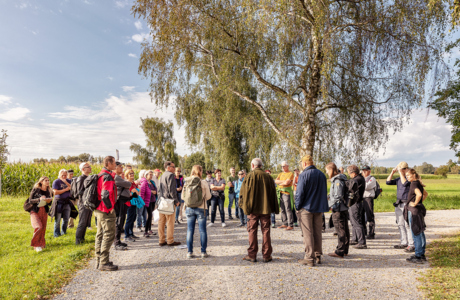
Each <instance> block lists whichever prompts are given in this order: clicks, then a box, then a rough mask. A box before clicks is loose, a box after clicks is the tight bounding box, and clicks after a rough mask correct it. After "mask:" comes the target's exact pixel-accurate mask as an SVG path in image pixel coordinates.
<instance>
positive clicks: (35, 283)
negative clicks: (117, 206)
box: [0, 197, 96, 299]
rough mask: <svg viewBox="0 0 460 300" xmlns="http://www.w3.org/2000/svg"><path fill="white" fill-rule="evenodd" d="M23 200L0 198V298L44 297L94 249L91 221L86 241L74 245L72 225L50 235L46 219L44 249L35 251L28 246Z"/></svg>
mask: <svg viewBox="0 0 460 300" xmlns="http://www.w3.org/2000/svg"><path fill="white" fill-rule="evenodd" d="M24 201H25V197H2V198H0V232H1V234H0V245H1V247H0V299H36V298H41V297H44V298H47V296H50V295H52V294H53V293H55V292H56V291H57V290H59V288H60V287H62V286H63V285H64V284H65V283H66V282H68V281H69V280H70V279H71V278H72V276H73V275H74V274H75V271H76V269H78V268H80V267H81V266H82V265H84V264H85V263H86V261H87V258H89V257H90V253H91V251H92V250H93V249H94V239H95V234H96V228H95V223H94V220H93V222H92V226H93V228H94V229H93V230H88V231H87V235H86V240H87V242H86V243H85V244H81V245H75V228H69V229H68V230H67V234H66V235H65V236H61V237H59V238H54V237H53V229H54V222H53V223H52V222H51V218H48V224H47V232H46V248H45V250H44V251H42V252H40V253H37V252H35V251H34V250H33V248H32V247H31V246H30V240H31V238H32V234H33V228H32V226H31V223H30V216H29V214H28V213H27V212H25V211H24V210H23V209H22V205H23V203H24Z"/></svg>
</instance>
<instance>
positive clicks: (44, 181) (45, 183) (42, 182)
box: [34, 176, 50, 189]
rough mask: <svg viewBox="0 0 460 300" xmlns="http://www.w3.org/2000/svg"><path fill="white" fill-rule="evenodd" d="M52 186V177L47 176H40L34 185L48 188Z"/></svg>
mask: <svg viewBox="0 0 460 300" xmlns="http://www.w3.org/2000/svg"><path fill="white" fill-rule="evenodd" d="M49 186H50V179H49V178H48V177H46V176H42V177H40V179H39V180H38V182H37V183H36V184H35V185H34V187H35V188H40V189H48V188H49Z"/></svg>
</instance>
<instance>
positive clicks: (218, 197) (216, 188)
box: [208, 169, 227, 227]
mask: <svg viewBox="0 0 460 300" xmlns="http://www.w3.org/2000/svg"><path fill="white" fill-rule="evenodd" d="M214 174H215V175H216V178H213V180H212V181H211V195H212V198H211V223H209V225H208V226H209V227H211V226H214V221H215V220H216V214H217V205H219V213H220V220H221V222H222V227H225V226H227V225H226V224H225V212H224V202H225V193H224V191H225V179H223V178H222V171H221V170H219V169H216V170H215V171H214Z"/></svg>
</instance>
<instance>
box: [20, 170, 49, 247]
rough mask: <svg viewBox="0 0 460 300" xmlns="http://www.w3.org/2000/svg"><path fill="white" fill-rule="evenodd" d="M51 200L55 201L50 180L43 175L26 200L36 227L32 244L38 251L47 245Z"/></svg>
mask: <svg viewBox="0 0 460 300" xmlns="http://www.w3.org/2000/svg"><path fill="white" fill-rule="evenodd" d="M51 201H53V191H52V190H51V188H50V180H49V178H48V177H46V176H43V177H41V178H40V180H38V182H37V183H36V184H35V185H34V188H33V189H32V191H31V192H30V196H29V199H28V201H27V202H26V203H28V205H29V207H28V211H29V212H30V221H31V223H32V227H33V228H34V235H33V236H32V241H31V243H30V245H31V246H32V247H34V249H35V251H37V252H40V251H42V250H43V248H45V246H46V241H45V233H46V222H47V220H48V212H49V209H50V206H49V205H50V203H51Z"/></svg>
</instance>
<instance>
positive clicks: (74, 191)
mask: <svg viewBox="0 0 460 300" xmlns="http://www.w3.org/2000/svg"><path fill="white" fill-rule="evenodd" d="M79 178H80V177H77V178H74V179H73V180H72V183H70V198H71V199H72V200H77V199H78V197H79V196H80V195H79V194H78V188H77V180H78V179H79Z"/></svg>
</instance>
